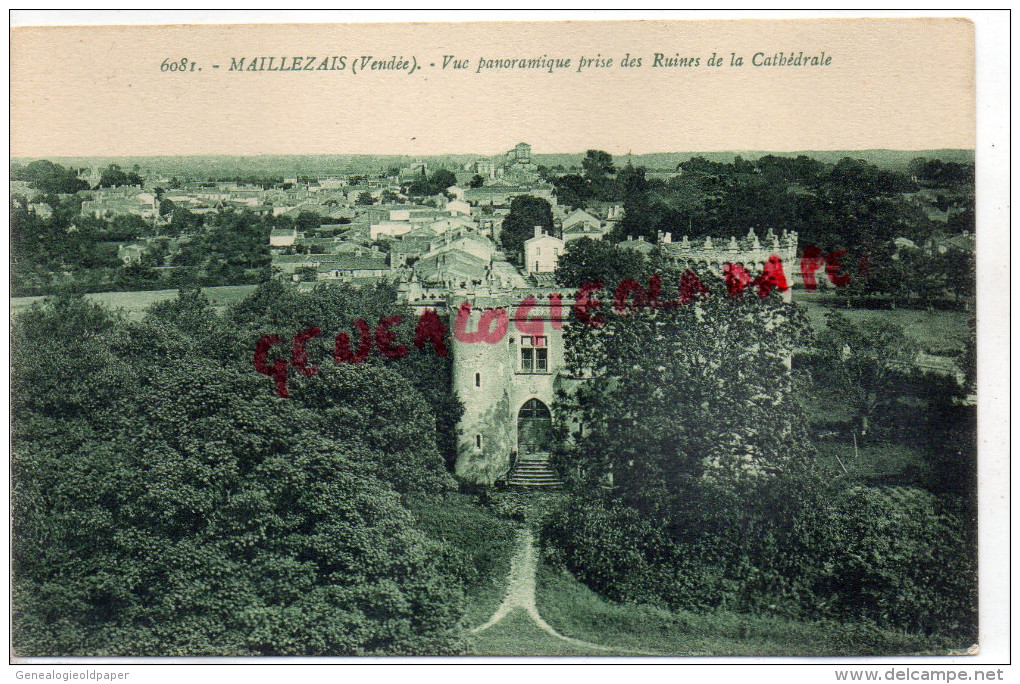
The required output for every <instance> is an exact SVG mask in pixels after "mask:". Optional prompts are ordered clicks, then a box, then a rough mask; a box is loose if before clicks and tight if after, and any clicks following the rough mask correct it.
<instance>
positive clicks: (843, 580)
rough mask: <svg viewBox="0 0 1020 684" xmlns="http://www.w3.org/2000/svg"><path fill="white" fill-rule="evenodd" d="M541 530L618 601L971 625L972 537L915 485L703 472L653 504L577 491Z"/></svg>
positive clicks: (896, 623) (882, 622)
mask: <svg viewBox="0 0 1020 684" xmlns="http://www.w3.org/2000/svg"><path fill="white" fill-rule="evenodd" d="M543 539H544V540H545V542H546V544H547V545H548V546H549V549H550V550H549V553H548V556H549V560H550V561H551V562H552V563H553V564H554V565H559V566H561V567H564V568H566V569H568V570H569V571H570V572H572V573H573V574H574V575H575V576H576V577H577V578H578V579H580V580H581V581H582V582H584V583H585V584H587V585H588V586H589V587H591V588H592V589H593V590H595V591H597V592H599V593H600V594H602V595H604V596H606V597H607V598H610V599H613V600H616V601H630V602H640V603H651V604H658V605H665V606H668V607H669V608H671V609H673V610H707V609H726V610H734V611H741V612H753V613H763V614H773V615H774V614H781V615H786V616H788V617H793V618H799V619H812V620H814V619H835V620H843V621H851V622H858V623H861V624H874V625H879V626H882V627H886V628H892V629H903V630H911V631H916V632H924V633H928V634H947V635H956V636H966V637H967V638H969V639H970V638H976V624H977V622H976V619H977V613H976V586H977V578H976V571H975V567H976V566H975V552H974V549H975V545H974V539H973V536H972V535H971V534H969V531H968V528H967V526H966V524H965V522H964V520H963V519H962V518H960V517H959V516H957V515H955V514H953V513H951V512H949V511H947V510H943V507H942V506H941V504H940V501H939V500H938V499H936V498H935V497H934V496H933V495H931V494H929V493H927V492H924V491H922V490H917V489H909V488H903V487H897V488H891V487H887V488H870V487H853V488H849V489H842V490H840V489H838V488H836V487H828V486H823V485H821V484H820V483H817V482H810V481H807V480H805V479H803V478H801V479H800V480H799V481H797V480H794V479H792V478H788V479H786V480H775V481H773V482H771V483H770V484H769V486H766V487H761V488H758V489H756V490H745V491H737V490H736V489H734V488H732V487H730V486H720V485H718V484H713V483H707V482H704V481H702V482H699V483H697V484H696V485H695V486H693V487H692V488H691V492H690V496H689V498H688V499H687V500H686V501H677V502H674V503H673V505H672V507H671V508H670V510H669V512H668V513H665V514H663V513H660V514H659V515H657V516H646V515H642V514H640V513H639V512H638V511H636V510H634V509H632V508H629V507H627V506H625V505H623V504H621V503H619V502H615V501H613V500H611V499H608V498H607V499H605V500H598V499H596V498H590V499H588V500H583V499H580V498H575V499H573V500H572V501H570V502H569V503H568V505H567V506H566V508H565V510H564V512H563V515H562V516H560V517H558V518H553V519H550V520H549V521H548V522H547V524H546V526H545V528H544V530H543Z"/></svg>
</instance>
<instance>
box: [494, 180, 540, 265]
mask: <svg viewBox="0 0 1020 684" xmlns="http://www.w3.org/2000/svg"><path fill="white" fill-rule="evenodd" d="M536 226H541V227H542V229H543V230H544V231H545V232H546V233H551V232H552V228H553V216H552V206H551V205H550V204H549V202H548V201H547V200H545V199H543V198H541V197H532V196H531V195H518V196H517V197H514V198H513V200H511V202H510V213H509V214H507V216H506V218H504V219H503V227H502V228H501V229H500V233H499V245H500V247H501V248H502V249H503V251H504V252H505V253H506V255H507V256H508V257H510V258H512V259H523V254H524V243H525V241H527V240H530V239H531V238H532V237H534V235H535V227H536Z"/></svg>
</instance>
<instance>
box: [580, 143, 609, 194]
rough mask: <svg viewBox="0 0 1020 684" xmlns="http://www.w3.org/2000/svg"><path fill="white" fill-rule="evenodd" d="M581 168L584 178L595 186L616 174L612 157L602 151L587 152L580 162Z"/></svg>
mask: <svg viewBox="0 0 1020 684" xmlns="http://www.w3.org/2000/svg"><path fill="white" fill-rule="evenodd" d="M581 168H582V169H584V175H585V177H586V178H587V179H588V180H590V181H591V182H592V183H593V184H596V185H597V184H598V183H600V182H602V181H604V180H605V179H606V178H607V177H608V176H611V175H612V174H614V173H616V167H614V166H613V156H612V155H611V154H609V153H608V152H603V151H602V150H588V151H587V152H586V153H585V155H584V159H583V160H581Z"/></svg>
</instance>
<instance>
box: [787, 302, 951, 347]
mask: <svg viewBox="0 0 1020 684" xmlns="http://www.w3.org/2000/svg"><path fill="white" fill-rule="evenodd" d="M793 301H794V302H795V303H796V304H797V305H798V306H800V307H801V308H803V309H804V311H805V313H807V315H808V318H809V319H810V320H811V323H812V325H813V326H814V328H815V330H823V329H824V328H825V314H826V313H828V312H829V311H839V312H840V313H841V314H843V315H844V316H846V317H847V318H849V319H850V320H851V321H853V322H854V323H860V322H861V321H865V320H884V321H887V322H889V323H895V324H896V325H901V326H903V329H904V331H905V332H906V333H907V335H908V336H909V337H910V338H912V339H913V340H914V341H915V342H917V343H918V344H919V345H921V347H922V348H924V349H935V350H941V349H946V350H948V349H958V350H962V349H963V348H964V346H965V344H966V342H967V339H968V338H969V337H970V327H969V326H968V324H967V321H968V319H969V318H970V316H971V314H970V313H968V312H966V311H957V310H934V311H925V310H921V309H847V308H843V307H837V306H833V304H834V303H835V302H834V300H833V298H832V297H831V296H826V295H824V294H822V293H817V295H815V294H811V293H808V292H804V291H795V292H794V295H793Z"/></svg>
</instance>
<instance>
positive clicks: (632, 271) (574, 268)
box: [556, 237, 651, 290]
mask: <svg viewBox="0 0 1020 684" xmlns="http://www.w3.org/2000/svg"><path fill="white" fill-rule="evenodd" d="M650 275H651V273H649V268H648V262H647V261H646V260H645V258H644V256H643V255H642V254H641V253H639V252H635V251H634V250H632V249H624V248H619V247H616V246H615V245H613V244H610V243H608V242H603V241H602V240H592V239H591V238H588V237H582V238H578V239H576V240H571V241H570V242H568V243H567V247H566V251H565V252H564V253H563V255H562V256H561V257H560V260H559V262H558V264H557V265H556V283H557V284H558V285H563V286H565V287H580V286H581V285H583V284H584V283H588V282H592V281H596V280H598V281H602V282H604V283H605V284H606V287H607V289H609V290H613V289H615V287H616V286H617V285H618V284H619V283H620V282H621V281H623V280H625V279H627V278H634V279H635V280H640V281H642V282H643V281H644V280H645V278H647V277H648V276H650Z"/></svg>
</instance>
